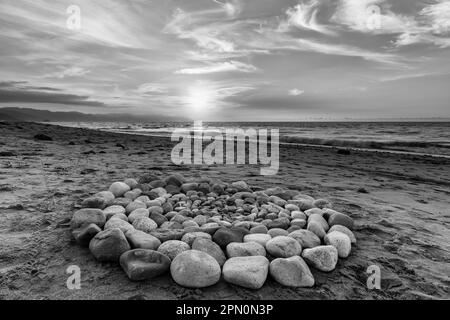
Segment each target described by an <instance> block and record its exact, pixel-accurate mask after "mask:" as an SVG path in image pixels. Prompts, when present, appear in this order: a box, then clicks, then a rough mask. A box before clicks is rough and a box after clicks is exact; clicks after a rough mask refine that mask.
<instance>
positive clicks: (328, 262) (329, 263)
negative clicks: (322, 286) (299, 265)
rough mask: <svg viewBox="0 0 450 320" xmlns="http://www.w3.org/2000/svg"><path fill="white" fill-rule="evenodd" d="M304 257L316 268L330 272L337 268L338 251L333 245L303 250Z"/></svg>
mask: <svg viewBox="0 0 450 320" xmlns="http://www.w3.org/2000/svg"><path fill="white" fill-rule="evenodd" d="M302 257H303V259H305V261H306V262H307V263H308V264H309V265H311V266H313V267H314V268H316V269H318V270H320V271H324V272H329V271H333V270H334V269H335V268H336V264H337V262H338V251H337V249H336V248H335V247H333V246H319V247H315V248H310V249H305V250H303V252H302Z"/></svg>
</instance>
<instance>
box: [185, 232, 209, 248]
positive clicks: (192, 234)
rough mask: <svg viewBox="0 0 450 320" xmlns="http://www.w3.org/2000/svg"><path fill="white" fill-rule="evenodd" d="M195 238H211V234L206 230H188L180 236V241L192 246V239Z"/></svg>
mask: <svg viewBox="0 0 450 320" xmlns="http://www.w3.org/2000/svg"><path fill="white" fill-rule="evenodd" d="M197 238H203V239H208V240H211V235H210V234H209V233H206V232H188V233H186V234H185V235H184V236H183V237H182V238H181V241H184V242H186V243H187V244H188V245H189V246H192V244H193V243H194V240H195V239H197Z"/></svg>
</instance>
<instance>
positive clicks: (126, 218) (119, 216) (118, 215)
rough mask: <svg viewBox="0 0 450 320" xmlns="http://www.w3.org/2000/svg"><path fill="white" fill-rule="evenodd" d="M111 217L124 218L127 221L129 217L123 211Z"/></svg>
mask: <svg viewBox="0 0 450 320" xmlns="http://www.w3.org/2000/svg"><path fill="white" fill-rule="evenodd" d="M111 219H120V220H123V221H125V222H128V217H127V216H126V215H124V214H123V213H117V214H115V215H113V216H112V217H111Z"/></svg>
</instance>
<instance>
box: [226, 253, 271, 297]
mask: <svg viewBox="0 0 450 320" xmlns="http://www.w3.org/2000/svg"><path fill="white" fill-rule="evenodd" d="M268 272H269V260H267V258H266V257H263V256H250V257H234V258H230V259H228V260H227V261H226V262H225V264H224V265H223V270H222V274H223V278H224V280H225V281H226V282H228V283H232V284H234V285H237V286H241V287H244V288H249V289H260V288H261V287H262V286H263V285H264V282H266V279H267V274H268Z"/></svg>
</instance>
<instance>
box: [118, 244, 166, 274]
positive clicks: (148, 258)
mask: <svg viewBox="0 0 450 320" xmlns="http://www.w3.org/2000/svg"><path fill="white" fill-rule="evenodd" d="M120 266H121V267H122V269H123V270H124V271H125V273H126V274H127V276H128V278H130V280H132V281H142V280H147V279H151V278H154V277H157V276H159V275H161V274H163V273H165V272H167V271H168V270H169V267H170V259H169V258H168V257H167V256H165V255H164V254H162V253H160V252H158V251H154V250H149V249H134V250H130V251H127V252H125V253H123V254H122V255H121V256H120Z"/></svg>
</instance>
